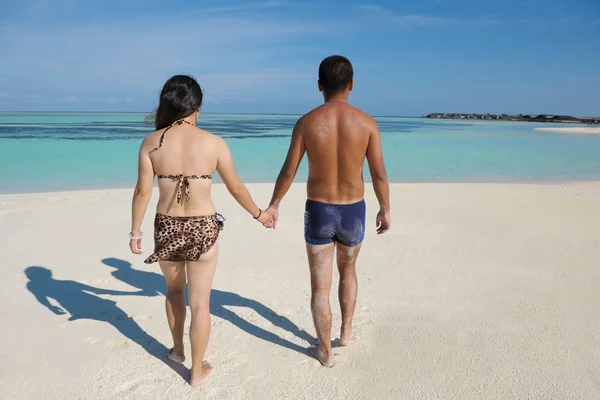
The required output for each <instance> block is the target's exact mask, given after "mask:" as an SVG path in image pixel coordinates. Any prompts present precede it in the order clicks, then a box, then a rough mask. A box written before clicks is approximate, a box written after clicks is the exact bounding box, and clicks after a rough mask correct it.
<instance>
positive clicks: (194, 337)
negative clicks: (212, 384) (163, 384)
mask: <svg viewBox="0 0 600 400" xmlns="http://www.w3.org/2000/svg"><path fill="white" fill-rule="evenodd" d="M218 254H219V244H218V242H217V243H215V245H214V246H213V247H212V248H211V249H210V250H209V251H208V252H206V253H205V254H203V255H202V256H200V260H198V261H189V262H188V263H187V277H188V286H189V296H190V309H191V312H192V321H191V324H190V342H191V345H192V346H191V347H192V370H191V374H190V385H192V386H198V385H200V384H201V383H202V382H203V381H204V380H205V379H206V378H207V377H208V375H209V374H210V373H211V371H212V366H211V365H210V364H209V363H208V362H206V361H204V354H205V353H206V348H207V347H208V338H209V336H210V291H211V288H212V282H213V278H214V275H215V268H216V266H217V259H218Z"/></svg>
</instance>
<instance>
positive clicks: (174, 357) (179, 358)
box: [167, 349, 185, 364]
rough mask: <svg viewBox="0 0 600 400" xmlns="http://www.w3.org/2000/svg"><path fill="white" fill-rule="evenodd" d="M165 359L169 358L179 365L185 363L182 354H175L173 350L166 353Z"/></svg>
mask: <svg viewBox="0 0 600 400" xmlns="http://www.w3.org/2000/svg"><path fill="white" fill-rule="evenodd" d="M167 357H168V358H169V360H171V361H175V362H176V363H179V364H183V362H184V361H185V356H184V355H183V354H177V353H175V349H171V350H169V352H168V353H167Z"/></svg>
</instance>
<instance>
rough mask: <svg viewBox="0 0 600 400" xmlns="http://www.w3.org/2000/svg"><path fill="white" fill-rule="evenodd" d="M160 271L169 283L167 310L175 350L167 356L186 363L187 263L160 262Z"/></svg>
mask: <svg viewBox="0 0 600 400" xmlns="http://www.w3.org/2000/svg"><path fill="white" fill-rule="evenodd" d="M159 264H160V269H161V270H162V273H163V275H164V277H165V280H166V281H167V297H166V298H165V309H166V311H167V321H168V323H169V329H170V330H171V336H173V348H172V349H171V351H170V352H169V354H168V355H167V356H168V357H169V358H170V359H171V360H173V361H175V362H178V363H182V362H184V361H185V355H184V353H183V327H184V325H185V312H186V307H185V296H184V291H185V263H183V262H170V261H160V262H159Z"/></svg>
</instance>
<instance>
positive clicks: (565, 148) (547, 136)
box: [0, 113, 600, 193]
mask: <svg viewBox="0 0 600 400" xmlns="http://www.w3.org/2000/svg"><path fill="white" fill-rule="evenodd" d="M145 116H146V114H142V113H0V172H1V175H0V193H15V192H34V191H51V190H73V189H88V188H89V189H91V188H116V187H132V186H133V185H134V184H135V179H136V172H137V165H136V162H137V151H138V148H139V145H140V143H141V140H142V138H143V137H144V136H145V135H146V134H147V133H149V132H150V131H151V127H149V126H146V125H145V124H144V117H145ZM297 119H298V116H287V115H240V114H231V115H229V114H212V115H210V114H202V115H201V116H200V119H199V121H198V125H199V126H200V127H202V128H204V129H206V130H208V131H210V132H212V133H216V134H219V135H221V136H222V137H223V138H224V139H225V140H226V141H227V143H228V144H229V146H230V148H231V151H232V153H233V155H234V159H235V162H236V168H237V170H238V173H239V175H240V176H241V178H242V179H243V180H244V182H273V181H274V180H275V179H276V177H277V174H278V172H279V168H280V167H281V163H282V162H283V160H284V158H285V155H286V151H287V146H288V144H289V139H290V135H291V131H292V127H293V126H294V123H295V122H296V120H297ZM376 120H377V122H378V124H379V127H380V130H381V132H382V142H383V148H384V155H385V160H386V165H387V169H388V175H389V178H390V180H391V181H392V182H539V181H570V180H599V179H600V136H599V135H565V134H558V133H551V132H539V131H535V130H534V128H537V127H550V126H556V125H554V124H535V123H515V122H496V121H473V122H469V121H456V120H452V121H450V120H445V121H444V120H430V119H422V118H399V117H378V118H376ZM306 167H307V165H306V160H304V161H303V163H302V165H301V166H300V170H299V172H298V176H297V178H296V181H305V180H306V174H307V168H306ZM365 180H366V181H368V180H370V177H369V173H368V169H365Z"/></svg>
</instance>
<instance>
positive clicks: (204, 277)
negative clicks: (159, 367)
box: [129, 109, 273, 386]
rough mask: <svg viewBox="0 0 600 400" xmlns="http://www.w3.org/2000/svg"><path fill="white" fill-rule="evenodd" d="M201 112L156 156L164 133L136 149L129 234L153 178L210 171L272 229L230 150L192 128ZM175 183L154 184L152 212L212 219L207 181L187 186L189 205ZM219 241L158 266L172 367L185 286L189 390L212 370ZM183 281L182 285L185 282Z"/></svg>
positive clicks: (136, 247) (138, 250)
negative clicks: (192, 256) (194, 256)
mask: <svg viewBox="0 0 600 400" xmlns="http://www.w3.org/2000/svg"><path fill="white" fill-rule="evenodd" d="M199 113H200V109H198V110H196V112H194V113H193V114H191V115H189V116H187V117H186V118H184V120H185V121H187V122H188V124H182V125H175V126H173V127H172V128H170V129H169V130H168V132H166V134H165V137H164V141H163V145H162V147H160V149H159V150H155V148H157V147H159V143H160V137H161V136H162V134H163V132H164V131H165V129H160V130H158V131H155V132H152V133H150V134H149V135H148V136H146V138H145V139H144V141H143V142H142V144H141V146H140V151H139V160H138V181H137V185H136V187H135V191H134V195H133V201H132V222H131V233H132V234H133V235H134V236H138V237H139V236H141V232H140V227H141V224H142V219H143V218H144V214H145V212H146V209H147V207H148V202H149V201H150V196H151V195H152V184H153V181H154V176H155V175H156V174H161V175H169V174H173V175H176V174H184V175H193V174H197V175H203V174H212V173H213V172H214V171H215V170H216V171H217V172H218V173H219V176H220V177H221V178H222V179H223V182H224V183H225V186H226V187H227V189H228V191H229V193H231V195H232V196H233V197H234V198H235V199H236V201H237V202H238V203H239V204H240V205H241V206H242V207H243V208H244V209H245V210H246V211H248V213H249V214H251V215H252V216H255V217H256V216H258V215H259V214H260V217H259V218H257V219H258V221H259V222H260V223H262V224H263V225H264V226H265V227H272V223H273V218H272V216H271V215H269V214H268V213H262V214H261V211H260V210H259V208H258V206H257V205H256V203H255V202H254V200H253V199H252V197H251V196H250V193H249V192H248V190H247V188H246V186H245V185H244V184H243V183H242V181H241V180H240V178H239V177H238V175H237V173H236V170H235V167H234V163H233V158H232V156H231V152H230V150H229V147H228V146H227V144H226V143H225V141H224V140H223V139H222V138H220V137H219V136H216V135H213V134H211V133H209V132H206V131H204V130H202V129H199V128H197V127H196V121H197V119H198V114H199ZM178 185H179V183H178V181H176V180H175V181H173V180H171V179H159V180H158V191H159V199H158V204H157V206H156V211H157V212H158V213H161V214H166V215H170V216H182V217H187V216H201V215H210V214H214V212H215V206H214V204H213V202H212V200H211V196H210V190H211V187H212V180H210V179H193V180H190V183H189V191H190V199H189V201H185V200H184V201H183V204H180V203H177V200H176V192H177V187H178ZM218 242H219V241H218V240H217V243H215V245H214V246H213V247H212V248H211V249H210V250H209V251H208V252H206V253H205V254H203V255H202V256H201V257H200V259H199V260H198V261H188V262H169V261H159V264H160V268H161V270H162V273H163V275H164V277H165V280H166V282H167V297H166V301H165V308H166V312H167V321H168V323H169V328H170V330H171V335H172V336H173V349H172V351H171V352H170V353H169V354H168V357H169V358H170V359H171V360H173V361H176V362H183V361H184V360H185V357H184V351H183V333H184V323H185V314H186V306H185V298H184V290H185V285H186V280H187V282H188V286H189V298H190V309H191V313H192V320H191V325H190V342H191V348H192V368H191V371H190V381H189V383H190V385H192V386H198V385H200V383H202V381H204V379H206V377H208V375H209V374H210V372H211V371H212V366H211V365H210V364H209V363H208V362H206V361H204V354H205V352H206V348H207V346H208V339H209V335H210V327H211V322H210V311H209V303H210V292H211V287H212V282H213V277H214V273H215V268H216V264H217V260H218V253H219V243H218ZM129 246H130V248H131V251H132V252H133V253H134V254H142V240H141V239H135V240H131V241H130V243H129ZM186 278H187V279H186Z"/></svg>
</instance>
